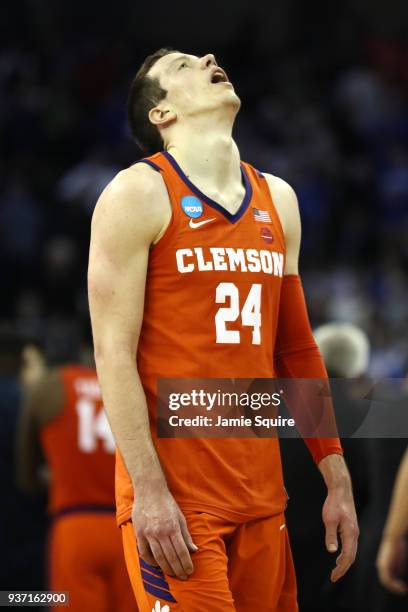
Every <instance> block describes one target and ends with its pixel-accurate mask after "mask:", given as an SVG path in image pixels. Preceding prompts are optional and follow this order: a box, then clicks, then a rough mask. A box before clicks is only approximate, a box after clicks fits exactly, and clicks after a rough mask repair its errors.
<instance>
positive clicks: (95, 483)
mask: <svg viewBox="0 0 408 612" xmlns="http://www.w3.org/2000/svg"><path fill="white" fill-rule="evenodd" d="M59 373H60V377H61V384H62V387H63V397H64V405H63V407H62V409H61V411H60V413H59V414H58V415H57V417H56V418H55V419H54V420H53V421H51V422H50V423H48V424H47V425H45V426H44V427H43V428H42V429H41V432H40V436H41V444H42V447H43V450H44V454H45V457H46V460H47V463H48V466H49V468H50V472H51V482H50V491H49V510H50V512H51V513H52V514H59V513H63V512H65V511H73V510H96V511H97V510H98V509H105V510H110V509H113V507H114V499H115V493H114V470H115V467H114V465H115V444H114V440H113V436H112V432H111V429H110V427H109V423H108V420H107V418H106V415H105V412H104V409H103V406H102V398H101V391H100V388H99V384H98V381H97V378H96V372H95V370H94V369H91V368H86V367H83V366H77V365H71V366H66V367H63V368H61V369H60V370H59Z"/></svg>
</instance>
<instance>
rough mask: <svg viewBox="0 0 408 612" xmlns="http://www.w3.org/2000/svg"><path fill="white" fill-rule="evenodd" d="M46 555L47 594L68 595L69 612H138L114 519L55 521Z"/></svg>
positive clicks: (90, 516)
mask: <svg viewBox="0 0 408 612" xmlns="http://www.w3.org/2000/svg"><path fill="white" fill-rule="evenodd" d="M48 555H49V556H48V571H49V588H50V589H52V590H55V591H68V592H69V610H70V612H85V611H87V612H88V611H89V612H91V611H92V612H110V611H111V610H115V612H137V605H136V602H135V599H134V596H133V592H132V588H131V585H130V582H129V576H128V574H127V571H126V565H125V560H124V557H123V547H122V541H121V537H120V532H119V529H118V528H117V526H116V520H115V515H114V514H113V513H96V512H92V513H91V512H89V513H76V512H75V513H69V514H66V515H63V516H61V517H59V518H57V519H55V520H54V522H53V524H52V527H51V531H50V535H49V550H48ZM55 610H58V611H59V612H60V611H61V607H60V606H59V607H55Z"/></svg>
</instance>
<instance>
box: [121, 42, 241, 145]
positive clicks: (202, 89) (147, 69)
mask: <svg viewBox="0 0 408 612" xmlns="http://www.w3.org/2000/svg"><path fill="white" fill-rule="evenodd" d="M240 105H241V102H240V100H239V98H238V96H237V95H236V93H235V91H234V88H233V86H232V84H231V83H230V82H229V80H228V77H227V75H226V73H225V71H224V70H222V68H220V67H219V66H218V64H217V62H216V59H215V57H214V55H212V54H207V55H204V56H202V57H198V56H196V55H188V54H185V53H181V52H180V51H173V50H171V49H166V48H163V49H159V50H158V51H156V52H155V53H153V54H152V55H149V56H148V57H147V58H146V60H145V61H144V62H143V64H142V66H141V68H140V69H139V71H138V72H137V74H136V76H135V78H134V79H133V81H132V85H131V87H130V92H129V97H128V117H129V124H130V127H131V130H132V133H133V136H134V138H135V140H136V141H137V143H138V144H139V146H140V147H141V148H142V149H143V150H144V151H146V153H148V154H150V155H152V154H153V153H157V152H158V151H161V150H163V149H165V148H167V147H168V145H169V143H170V142H171V141H172V140H173V139H174V138H175V136H176V135H178V136H179V135H180V134H182V133H183V132H186V131H188V130H190V129H201V130H204V129H206V127H208V128H211V127H214V126H216V125H217V124H218V122H219V125H220V126H221V125H225V123H226V122H227V124H230V125H231V127H232V124H233V121H234V118H235V116H236V114H237V112H238V110H239V107H240ZM207 117H208V118H209V119H210V121H211V123H210V121H208V122H207V126H206V125H205V122H206V119H207ZM178 136H177V137H178Z"/></svg>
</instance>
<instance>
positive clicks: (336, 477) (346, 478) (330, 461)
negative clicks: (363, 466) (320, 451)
mask: <svg viewBox="0 0 408 612" xmlns="http://www.w3.org/2000/svg"><path fill="white" fill-rule="evenodd" d="M318 468H319V471H320V473H321V475H322V476H323V480H324V482H325V483H326V486H327V488H328V490H333V489H348V488H350V490H351V479H350V474H349V471H348V469H347V465H346V462H345V461H344V458H343V457H342V455H339V454H333V455H328V456H327V457H324V458H323V459H322V460H321V461H320V462H319V464H318Z"/></svg>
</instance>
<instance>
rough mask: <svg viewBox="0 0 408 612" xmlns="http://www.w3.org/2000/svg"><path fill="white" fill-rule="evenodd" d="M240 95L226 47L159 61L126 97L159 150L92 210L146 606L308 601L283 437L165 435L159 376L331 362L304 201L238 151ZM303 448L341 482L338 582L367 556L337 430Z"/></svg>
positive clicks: (100, 330) (126, 495)
mask: <svg viewBox="0 0 408 612" xmlns="http://www.w3.org/2000/svg"><path fill="white" fill-rule="evenodd" d="M239 107H240V100H239V98H238V96H237V95H236V93H235V91H234V87H233V86H232V84H231V83H230V82H229V80H228V77H227V75H226V74H225V72H224V71H223V70H222V69H221V68H220V67H219V66H218V65H217V63H216V60H215V58H214V56H213V55H205V56H203V57H197V56H195V55H186V54H183V53H180V52H178V51H169V50H166V49H163V50H160V51H159V52H157V53H155V54H154V55H152V56H149V57H148V58H147V60H146V61H145V62H144V64H143V66H142V67H141V69H140V70H139V72H138V74H137V75H136V77H135V79H134V81H133V83H132V86H131V91H130V95H129V101H128V110H129V119H130V125H131V128H132V131H133V133H134V135H135V137H136V139H137V140H138V141H139V143H140V145H141V146H142V147H143V148H144V149H145V151H146V152H147V153H148V154H149V155H150V157H148V158H145V159H144V160H142V163H137V164H135V165H134V166H132V167H131V168H129V169H127V170H124V171H123V172H120V173H119V174H118V175H117V177H116V178H115V179H114V180H113V181H112V183H111V184H110V185H109V186H108V187H107V188H106V189H105V191H104V192H103V194H102V195H101V197H100V200H99V202H98V204H97V206H96V209H95V213H94V217H93V221H92V238H91V249H90V261H89V298H90V306H91V316H92V324H93V332H94V340H95V355H96V363H97V369H98V375H99V379H100V381H101V384H102V390H103V396H104V402H105V405H106V408H107V413H108V417H109V419H110V422H111V425H112V429H113V432H114V435H115V438H116V441H117V443H118V448H119V451H120V452H119V453H118V456H117V468H116V487H117V490H116V495H117V516H118V523H119V524H120V525H121V528H122V534H123V542H124V549H125V555H126V561H127V566H128V571H129V574H130V578H131V581H132V585H133V589H134V592H135V595H136V599H137V602H138V605H139V609H140V610H141V611H142V612H151V611H152V609H155V610H156V609H157V610H159V609H160V610H162V611H163V610H166V612H167V611H170V612H174V611H177V610H182V611H186V612H203V611H204V610H205V611H206V612H228V611H233V610H237V611H239V612H254V610H265V611H268V612H272V611H276V612H289V611H290V612H294V611H296V610H297V609H298V607H297V602H296V580H295V575H294V569H293V563H292V557H291V553H290V547H289V540H288V534H287V529H286V525H285V518H284V514H283V513H284V509H285V506H286V500H287V496H286V493H285V489H284V485H283V478H282V470H281V460H280V452H279V443H278V440H277V439H276V438H270V439H266V438H263V439H259V438H256V439H232V438H229V439H227V438H224V439H203V438H195V439H181V438H180V439H175V438H172V439H164V438H159V437H158V436H157V432H156V399H157V381H158V379H160V378H221V377H222V378H273V377H275V376H281V377H298V378H307V377H310V378H322V377H323V376H325V375H326V373H325V370H324V366H323V364H322V360H321V357H320V354H319V352H318V350H317V347H316V344H315V342H314V340H313V336H312V333H311V330H310V325H309V321H308V317H307V312H306V307H305V302H304V297H303V292H302V287H301V283H300V279H299V276H298V253H299V243H300V221H299V212H298V205H297V201H296V196H295V194H294V192H293V190H292V189H291V188H290V187H289V185H287V184H286V183H285V182H284V181H282V180H280V179H279V178H277V177H274V176H271V175H267V174H261V173H259V172H257V171H256V170H255V169H254V168H252V167H251V166H250V165H249V164H246V163H244V162H241V161H240V155H239V152H238V148H237V146H236V144H235V142H234V140H233V139H232V136H231V134H232V127H233V123H234V120H235V117H236V115H237V112H238V110H239ZM306 443H307V444H308V446H309V449H310V451H311V453H312V456H313V458H314V460H315V462H316V463H317V464H318V467H319V470H320V471H321V473H322V475H323V478H324V480H325V483H326V485H327V488H328V493H327V498H326V501H325V504H324V508H323V520H324V523H325V526H326V546H327V548H328V550H330V551H335V550H337V547H338V543H337V542H338V538H337V534H338V532H340V536H341V543H342V551H341V554H340V555H339V556H338V559H337V562H336V567H335V569H334V570H333V572H332V576H331V577H332V580H334V581H335V580H338V579H339V578H340V577H341V576H342V575H343V574H344V573H345V572H346V571H347V569H348V567H349V566H350V565H351V563H352V562H353V560H354V557H355V553H356V546H357V534H358V527H357V520H356V515H355V510H354V502H353V496H352V490H351V483H350V478H349V475H348V471H347V468H346V465H345V462H344V460H343V457H342V449H341V446H340V443H339V440H338V439H337V438H330V439H320V440H319V439H315V440H310V439H308V440H306ZM299 511H301V509H299ZM136 541H137V543H136ZM316 545H318V544H317V543H316ZM312 555H313V553H312V551H311V559H312Z"/></svg>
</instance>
